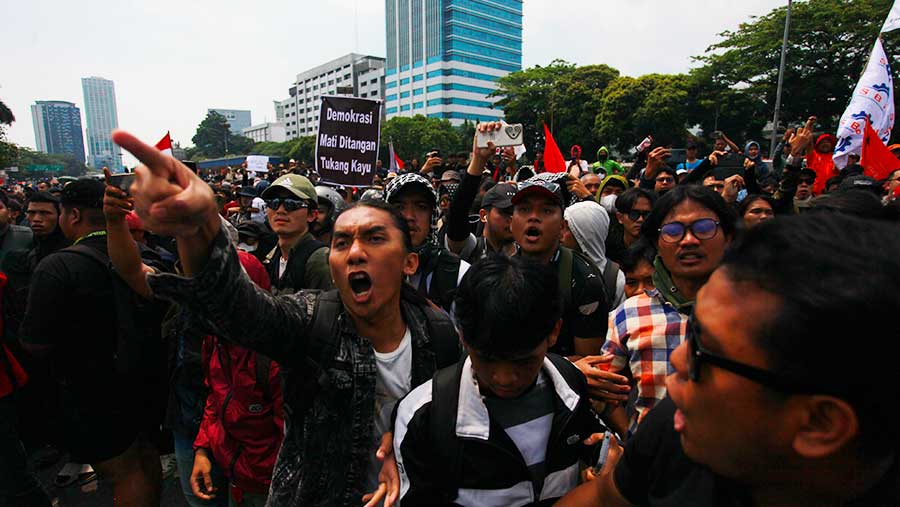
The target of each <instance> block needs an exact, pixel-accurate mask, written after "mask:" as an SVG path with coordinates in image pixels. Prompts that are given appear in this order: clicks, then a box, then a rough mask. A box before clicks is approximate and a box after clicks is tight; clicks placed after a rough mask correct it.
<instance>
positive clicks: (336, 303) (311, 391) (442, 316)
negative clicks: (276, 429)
mask: <svg viewBox="0 0 900 507" xmlns="http://www.w3.org/2000/svg"><path fill="white" fill-rule="evenodd" d="M404 289H408V290H409V291H410V292H412V291H414V289H412V287H411V286H410V287H404ZM404 292H406V291H405V290H404V291H402V292H401V297H404V295H403V294H404ZM343 306H344V303H343V302H341V297H340V295H339V294H338V291H337V290H336V289H335V290H330V291H327V292H321V293H320V294H319V297H318V298H317V299H316V306H315V309H314V310H313V317H312V322H311V324H310V327H309V335H308V336H309V344H308V349H307V350H308V352H307V360H306V364H305V365H304V366H303V368H304V370H305V371H304V372H303V374H302V375H300V381H299V382H291V383H290V384H291V385H288V383H287V382H285V385H284V393H285V394H284V400H285V412H287V413H288V415H289V416H292V417H302V416H303V415H304V414H305V413H306V411H307V410H308V408H309V406H310V404H311V403H312V400H313V399H314V398H315V396H316V394H317V392H318V391H319V389H320V387H321V386H323V385H327V383H328V382H329V380H328V368H329V367H330V366H331V361H332V360H333V359H334V357H335V355H336V354H337V352H338V347H339V346H340V330H339V329H338V315H340V313H341V311H342V310H343ZM419 308H421V309H422V310H423V311H424V312H425V317H426V321H427V324H428V326H427V327H428V338H429V341H430V342H431V344H432V351H433V352H434V355H435V362H436V365H435V371H437V370H439V369H441V368H445V367H447V366H450V365H452V364H454V363H456V362H459V360H460V358H461V357H462V355H461V348H460V342H459V334H458V333H457V331H456V328H455V327H454V326H453V322H452V321H451V320H450V317H449V316H448V315H447V314H446V313H444V312H443V311H441V310H440V309H438V308H435V307H433V306H430V305H428V304H422V305H419Z"/></svg>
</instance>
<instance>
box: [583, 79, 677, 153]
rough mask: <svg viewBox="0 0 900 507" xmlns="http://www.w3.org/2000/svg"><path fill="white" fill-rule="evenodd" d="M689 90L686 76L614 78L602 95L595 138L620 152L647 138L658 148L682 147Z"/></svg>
mask: <svg viewBox="0 0 900 507" xmlns="http://www.w3.org/2000/svg"><path fill="white" fill-rule="evenodd" d="M689 89H690V81H689V79H688V78H687V76H685V75H666V74H648V75H646V76H641V77H638V78H633V77H620V78H617V79H615V80H614V81H613V82H612V83H610V85H609V86H608V87H607V88H606V90H605V91H604V93H603V97H602V99H601V101H600V108H599V112H598V114H597V115H596V118H595V124H594V135H595V136H596V137H597V138H599V139H604V140H605V142H606V143H608V144H607V145H608V146H610V147H615V148H616V149H618V150H619V151H620V152H624V151H626V150H627V149H628V148H629V147H631V146H634V145H635V144H637V143H638V142H639V141H640V140H641V139H643V138H644V137H645V136H646V135H648V134H650V135H652V136H653V140H654V142H655V143H657V144H670V143H671V144H674V145H680V144H683V143H684V140H685V138H686V137H687V136H688V132H687V128H686V126H687V121H688V108H689V106H688V104H687V100H688V96H689V94H688V92H689Z"/></svg>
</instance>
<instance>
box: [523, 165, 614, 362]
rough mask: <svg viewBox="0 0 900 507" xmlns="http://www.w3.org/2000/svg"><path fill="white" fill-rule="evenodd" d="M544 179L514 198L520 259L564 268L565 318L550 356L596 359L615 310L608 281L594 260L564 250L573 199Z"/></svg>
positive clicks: (527, 185)
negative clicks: (566, 218) (562, 242)
mask: <svg viewBox="0 0 900 507" xmlns="http://www.w3.org/2000/svg"><path fill="white" fill-rule="evenodd" d="M544 176H546V175H543V174H542V175H538V176H535V177H533V178H531V179H528V180H526V181H524V182H523V183H521V184H520V185H519V189H518V191H517V192H516V194H515V195H514V196H513V198H512V204H513V217H512V223H511V230H512V234H513V237H514V238H515V240H516V243H517V244H518V247H519V252H518V254H517V255H522V256H524V257H529V258H531V259H535V260H538V261H540V262H542V263H549V264H552V265H554V266H555V267H556V268H557V269H558V273H559V284H560V288H561V293H562V295H563V298H562V299H563V318H562V328H561V329H560V332H559V338H558V339H557V341H556V344H555V345H554V346H553V347H552V348H551V349H550V351H551V352H554V353H556V354H560V355H564V356H569V357H570V358H573V357H574V358H581V357H583V356H591V355H593V354H598V353H599V352H600V348H601V347H602V346H603V340H604V338H605V336H606V329H607V314H608V313H609V310H610V307H609V306H610V305H609V301H608V300H607V298H606V292H605V288H604V285H603V276H602V274H601V273H600V271H599V270H598V269H597V267H596V266H595V265H594V264H593V263H592V262H591V261H590V260H589V259H587V258H586V257H584V256H583V255H581V254H579V253H577V252H573V251H572V250H570V249H568V248H566V247H564V246H562V245H560V238H561V236H562V232H563V223H564V218H563V210H564V209H565V207H566V204H567V201H568V199H567V198H566V197H565V194H564V190H563V189H564V188H565V187H564V186H562V183H561V182H554V181H551V179H550V178H545V177H544Z"/></svg>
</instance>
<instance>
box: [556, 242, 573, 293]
mask: <svg viewBox="0 0 900 507" xmlns="http://www.w3.org/2000/svg"><path fill="white" fill-rule="evenodd" d="M574 263H575V254H574V253H572V250H569V249H568V248H566V247H564V246H560V247H559V269H558V270H557V274H558V275H559V294H560V297H561V298H562V303H563V308H568V307H569V305H571V304H572V266H573V265H574Z"/></svg>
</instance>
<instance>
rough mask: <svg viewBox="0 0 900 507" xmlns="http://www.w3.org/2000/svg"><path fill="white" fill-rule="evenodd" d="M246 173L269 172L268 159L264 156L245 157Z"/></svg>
mask: <svg viewBox="0 0 900 507" xmlns="http://www.w3.org/2000/svg"><path fill="white" fill-rule="evenodd" d="M247 171H249V172H251V173H265V172H268V171H269V157H267V156H265V155H247Z"/></svg>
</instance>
